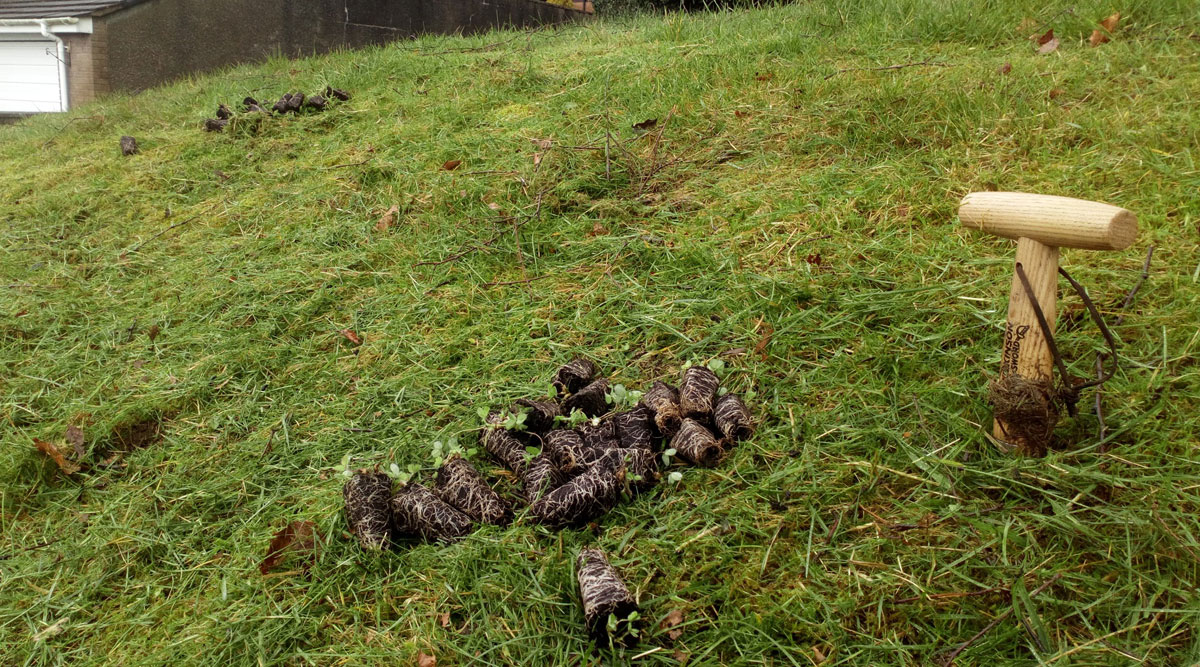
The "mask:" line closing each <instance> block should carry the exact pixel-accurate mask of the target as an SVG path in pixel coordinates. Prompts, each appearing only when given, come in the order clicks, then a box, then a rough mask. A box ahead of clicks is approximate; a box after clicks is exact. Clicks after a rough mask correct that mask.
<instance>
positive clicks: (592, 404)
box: [562, 378, 608, 417]
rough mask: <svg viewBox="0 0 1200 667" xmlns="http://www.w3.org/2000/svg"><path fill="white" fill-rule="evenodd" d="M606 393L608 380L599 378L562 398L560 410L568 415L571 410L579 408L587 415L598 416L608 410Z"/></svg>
mask: <svg viewBox="0 0 1200 667" xmlns="http://www.w3.org/2000/svg"><path fill="white" fill-rule="evenodd" d="M607 394H608V380H605V379H604V378H601V379H599V380H596V381H595V382H593V383H591V384H589V385H588V386H586V387H584V388H583V389H580V390H579V391H577V392H575V393H574V394H571V395H570V396H568V397H567V398H566V399H564V400H563V402H562V412H563V414H565V415H569V414H571V411H572V410H579V411H580V412H582V413H583V414H585V415H587V416H589V417H599V416H600V415H602V414H604V413H605V412H608V399H607V398H606V395H607Z"/></svg>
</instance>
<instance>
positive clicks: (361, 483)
mask: <svg viewBox="0 0 1200 667" xmlns="http://www.w3.org/2000/svg"><path fill="white" fill-rule="evenodd" d="M391 497H392V480H391V478H389V477H388V476H387V475H386V474H384V473H381V472H371V471H369V470H359V471H358V472H356V473H355V474H354V476H353V477H351V478H350V479H349V480H347V481H346V485H345V486H344V487H342V498H343V499H344V500H345V502H346V523H348V524H349V525H350V532H352V533H354V535H355V537H357V538H358V543H359V544H360V545H361V546H362V548H364V549H367V550H368V551H377V550H379V549H383V548H384V547H385V546H387V542H388V529H389V526H390V524H391V507H390V505H389V501H390V500H391Z"/></svg>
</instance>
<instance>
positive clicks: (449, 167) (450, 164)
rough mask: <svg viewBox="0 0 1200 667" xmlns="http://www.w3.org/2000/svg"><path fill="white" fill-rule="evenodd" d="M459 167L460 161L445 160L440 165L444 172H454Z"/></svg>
mask: <svg viewBox="0 0 1200 667" xmlns="http://www.w3.org/2000/svg"><path fill="white" fill-rule="evenodd" d="M461 166H462V160H447V161H446V162H445V163H444V164H442V169H445V170H446V171H454V170H455V169H458V168H459V167H461Z"/></svg>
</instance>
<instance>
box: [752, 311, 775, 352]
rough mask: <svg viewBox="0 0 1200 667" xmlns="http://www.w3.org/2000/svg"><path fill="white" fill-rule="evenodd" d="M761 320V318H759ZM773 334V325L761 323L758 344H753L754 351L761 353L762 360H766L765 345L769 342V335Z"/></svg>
mask: <svg viewBox="0 0 1200 667" xmlns="http://www.w3.org/2000/svg"><path fill="white" fill-rule="evenodd" d="M759 321H760V322H761V320H759ZM773 335H775V327H773V326H771V325H770V324H766V323H763V325H762V336H760V337H759V339H758V344H757V345H755V346H754V353H755V354H758V355H761V356H762V358H763V361H766V360H767V346H768V345H770V344H771V336H773Z"/></svg>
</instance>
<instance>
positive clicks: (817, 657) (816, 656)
mask: <svg viewBox="0 0 1200 667" xmlns="http://www.w3.org/2000/svg"><path fill="white" fill-rule="evenodd" d="M813 662H815V663H816V664H818V665H819V664H821V663H822V662H825V654H824V653H822V652H821V649H820V647H817V646H814V647H813Z"/></svg>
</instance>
